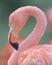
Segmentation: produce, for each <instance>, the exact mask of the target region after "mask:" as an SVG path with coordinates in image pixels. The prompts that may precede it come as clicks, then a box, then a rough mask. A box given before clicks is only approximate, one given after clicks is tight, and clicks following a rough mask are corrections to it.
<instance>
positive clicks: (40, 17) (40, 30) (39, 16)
mask: <svg viewBox="0 0 52 65" xmlns="http://www.w3.org/2000/svg"><path fill="white" fill-rule="evenodd" d="M19 10H20V9H19ZM20 12H21V13H22V14H23V15H22V17H24V19H25V20H24V21H23V23H26V22H27V20H28V18H29V17H30V16H34V17H35V18H36V22H37V23H36V26H35V28H34V30H33V31H32V33H31V34H30V35H29V36H28V37H27V38H26V39H25V40H24V41H23V42H22V43H21V45H20V47H19V50H20V51H22V50H25V49H27V48H28V47H30V46H33V45H37V44H38V43H39V41H40V39H41V38H42V36H43V34H44V33H45V30H46V26H47V20H46V16H45V14H44V13H43V11H41V10H40V9H39V8H37V7H33V6H26V7H22V8H21V10H20Z"/></svg>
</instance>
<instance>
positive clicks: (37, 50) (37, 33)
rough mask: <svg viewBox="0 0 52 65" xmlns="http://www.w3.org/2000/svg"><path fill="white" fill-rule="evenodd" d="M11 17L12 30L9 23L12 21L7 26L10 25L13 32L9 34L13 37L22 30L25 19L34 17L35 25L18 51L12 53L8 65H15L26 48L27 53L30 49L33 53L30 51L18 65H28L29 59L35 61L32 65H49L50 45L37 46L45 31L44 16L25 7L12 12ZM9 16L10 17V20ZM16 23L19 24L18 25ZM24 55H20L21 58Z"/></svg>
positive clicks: (33, 9) (51, 46) (31, 8)
mask: <svg viewBox="0 0 52 65" xmlns="http://www.w3.org/2000/svg"><path fill="white" fill-rule="evenodd" d="M11 16H13V26H14V28H13V27H12V23H11V22H12V20H9V22H10V23H9V24H10V27H12V28H13V31H11V32H12V33H13V34H14V36H16V35H15V33H16V34H18V33H19V32H20V31H21V30H22V28H23V27H24V25H25V24H26V22H27V19H28V18H29V17H30V16H34V17H35V18H36V21H37V24H36V26H35V28H34V30H33V31H32V33H31V34H30V35H29V36H28V37H27V38H26V39H25V40H24V41H23V42H22V43H21V44H20V45H19V49H18V51H16V50H15V51H14V52H13V54H12V55H11V57H10V59H9V60H8V65H17V64H18V57H19V55H20V54H21V53H23V51H24V52H25V50H27V49H28V48H29V51H31V49H32V48H33V50H34V51H33V52H32V51H31V52H32V53H29V55H28V56H27V58H26V59H25V60H24V59H23V58H22V63H21V64H19V65H30V63H31V62H30V61H31V60H30V58H31V57H34V59H35V61H34V60H33V62H34V64H33V65H39V64H41V65H51V64H52V62H51V61H50V60H51V57H52V55H51V53H52V52H51V51H50V50H51V49H52V45H37V44H38V43H39V41H40V39H41V38H42V36H43V34H44V32H45V30H46V26H47V20H46V17H45V14H44V13H43V12H42V11H41V10H40V9H39V8H37V7H34V6H26V7H21V8H19V9H18V10H16V11H15V12H13V13H12V14H11ZM11 16H10V18H11ZM14 20H16V22H15V23H14ZM17 21H18V22H20V24H19V23H18V22H17ZM14 24H15V25H14ZM18 25H19V26H18ZM16 26H17V28H16ZM11 32H10V33H11ZM14 32H15V33H14ZM9 37H10V35H9ZM33 46H34V47H33ZM29 51H28V52H29ZM47 51H48V52H47ZM31 54H32V55H31ZM36 54H37V55H38V58H37V59H36V58H35V56H36ZM39 54H40V55H39ZM24 55H25V56H26V55H27V51H26V52H25V54H24ZM24 55H23V54H22V57H23V56H24ZM44 55H45V57H44ZM39 56H42V57H39ZM36 57H37V56H36ZM40 58H41V59H40ZM48 58H49V59H48ZM31 59H32V58H31ZM39 59H40V60H39ZM19 60H20V59H19ZM23 60H24V61H23ZM41 60H42V61H41ZM48 60H49V61H50V62H49V61H48ZM28 61H29V62H28ZM44 61H45V62H44ZM27 62H28V64H27ZM33 62H32V63H33ZM38 63H39V64H38Z"/></svg>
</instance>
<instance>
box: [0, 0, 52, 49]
mask: <svg viewBox="0 0 52 65" xmlns="http://www.w3.org/2000/svg"><path fill="white" fill-rule="evenodd" d="M26 5H33V6H37V7H39V8H40V9H42V10H43V11H45V10H46V9H47V8H49V7H51V6H52V0H0V49H1V48H3V47H4V45H5V43H6V41H7V38H8V37H7V36H8V32H9V26H8V17H9V15H10V14H11V12H13V11H14V10H16V9H17V8H19V7H22V6H26ZM34 21H35V19H34V18H33V17H30V18H29V19H28V22H27V23H26V25H25V27H24V29H23V30H22V32H21V33H20V34H19V35H20V36H23V38H26V37H27V36H28V35H29V34H30V32H31V31H32V30H33V28H34V26H35V23H36V21H35V22H34ZM51 38H52V37H51V36H50V33H49V31H48V29H47V30H46V32H45V34H44V36H43V38H42V39H41V41H40V43H41V44H42V43H48V41H49V40H50V39H51Z"/></svg>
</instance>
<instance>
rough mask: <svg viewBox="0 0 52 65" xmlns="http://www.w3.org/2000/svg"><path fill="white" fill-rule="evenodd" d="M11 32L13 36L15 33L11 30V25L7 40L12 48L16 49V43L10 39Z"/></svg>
mask: <svg viewBox="0 0 52 65" xmlns="http://www.w3.org/2000/svg"><path fill="white" fill-rule="evenodd" d="M12 33H13V34H14V36H16V33H15V32H14V30H13V27H11V28H10V30H9V34H8V41H9V43H10V44H11V45H12V47H13V48H15V49H16V50H18V46H19V45H18V43H17V42H12V41H11V34H12Z"/></svg>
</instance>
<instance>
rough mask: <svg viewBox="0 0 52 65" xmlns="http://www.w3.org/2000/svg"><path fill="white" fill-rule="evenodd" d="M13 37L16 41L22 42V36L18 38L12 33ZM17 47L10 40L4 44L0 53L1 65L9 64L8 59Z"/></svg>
mask: <svg viewBox="0 0 52 65" xmlns="http://www.w3.org/2000/svg"><path fill="white" fill-rule="evenodd" d="M11 39H12V40H13V42H14V41H17V42H18V43H19V44H20V43H21V42H22V40H23V39H22V38H21V37H18V38H14V36H13V35H11ZM14 50H15V49H14V48H13V47H12V46H11V45H10V44H9V42H7V43H6V45H5V46H4V48H3V49H2V50H1V53H0V64H1V65H7V61H8V59H9V57H10V56H11V54H12V53H13V51H14Z"/></svg>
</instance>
